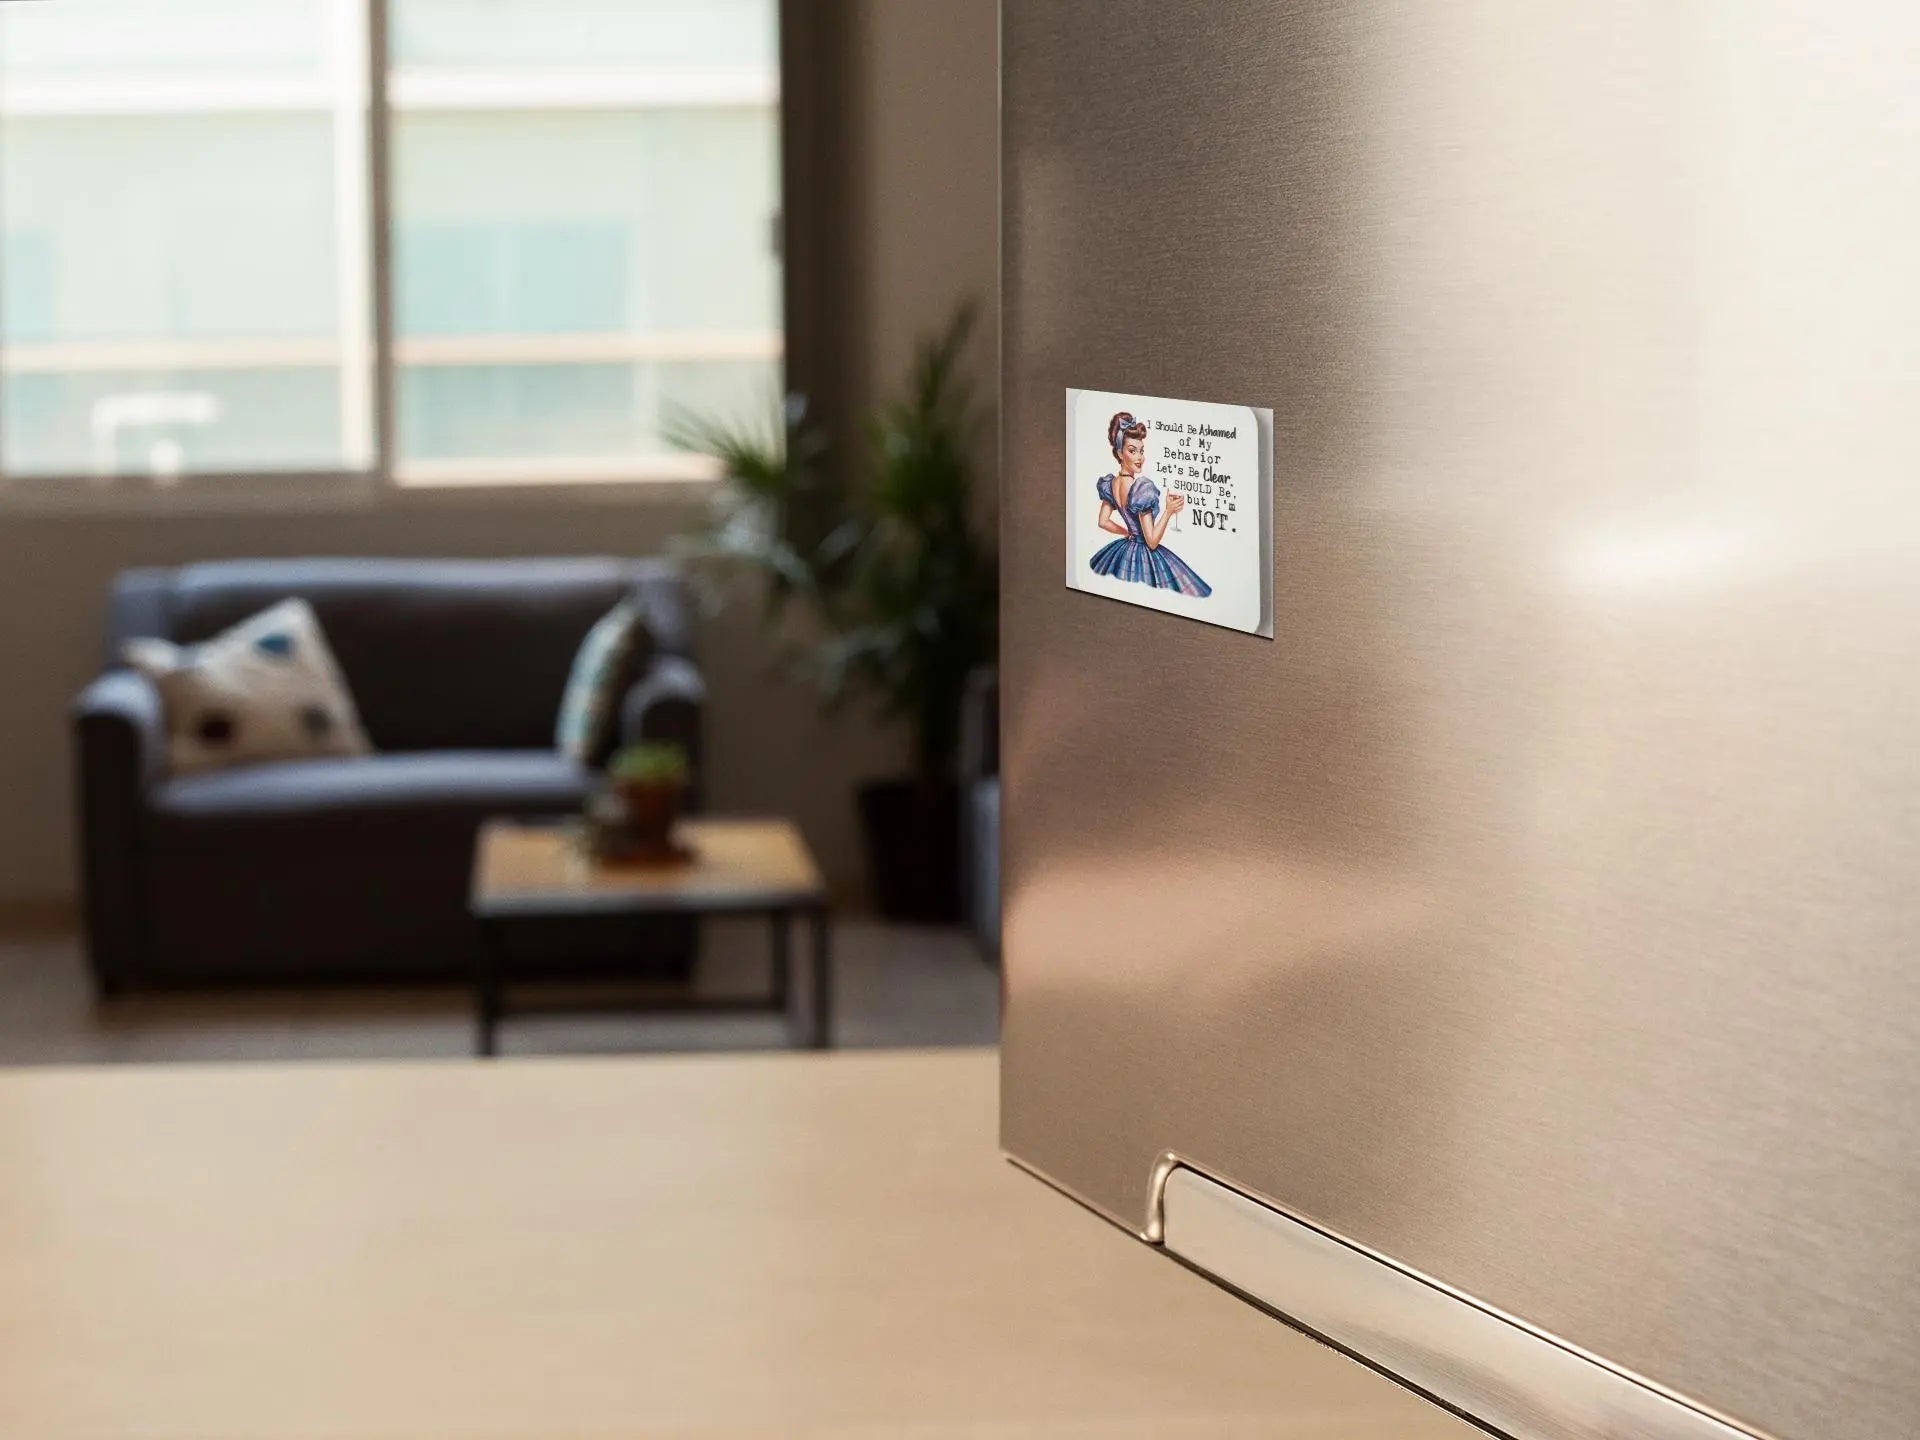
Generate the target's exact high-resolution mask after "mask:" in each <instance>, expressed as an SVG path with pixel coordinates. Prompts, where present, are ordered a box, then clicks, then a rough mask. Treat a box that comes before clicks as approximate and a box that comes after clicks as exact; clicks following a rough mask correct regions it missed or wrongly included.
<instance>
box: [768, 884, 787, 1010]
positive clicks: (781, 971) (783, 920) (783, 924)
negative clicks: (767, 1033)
mask: <svg viewBox="0 0 1920 1440" xmlns="http://www.w3.org/2000/svg"><path fill="white" fill-rule="evenodd" d="M767 921H768V923H769V924H770V925H771V926H772V927H773V995H772V997H771V998H772V1001H773V1007H774V1008H775V1009H776V1010H780V1011H782V1012H784V1013H786V1015H787V1020H788V1023H789V1024H791V1023H792V1020H793V1015H792V1010H793V913H792V912H791V911H788V910H773V911H770V912H768V915H767Z"/></svg>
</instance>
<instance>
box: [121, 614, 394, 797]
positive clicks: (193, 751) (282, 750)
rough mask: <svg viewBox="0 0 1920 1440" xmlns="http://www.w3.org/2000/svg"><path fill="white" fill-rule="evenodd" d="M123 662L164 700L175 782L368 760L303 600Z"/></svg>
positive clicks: (132, 654)
mask: <svg viewBox="0 0 1920 1440" xmlns="http://www.w3.org/2000/svg"><path fill="white" fill-rule="evenodd" d="M126 659H127V661H128V662H129V663H130V664H131V665H132V666H133V667H134V668H135V669H136V670H138V671H140V672H141V673H142V674H143V675H145V676H146V677H147V678H148V679H149V680H151V681H152V682H153V685H154V688H155V689H156V690H158V691H159V692H160V700H161V704H162V706H163V707H164V710H165V713H166V726H167V764H168V768H169V769H171V770H172V772H173V773H174V774H176V775H192V774H196V773H198V772H200V771H203V770H220V769H224V768H226V767H229V766H234V765H256V764H260V763H262V762H263V761H269V760H317V759H323V758H327V757H340V756H350V755H364V754H366V753H367V750H368V745H367V737H366V733H365V732H364V731H363V730H362V729H361V728H360V714H359V711H358V710H356V709H355V708H354V704H353V696H352V695H351V694H349V693H348V691H347V686H346V682H345V681H344V680H342V679H341V678H340V667H339V666H338V665H336V664H335V663H334V659H333V652H332V651H331V650H330V649H328V648H327V639H326V636H325V635H323V634H322V633H321V631H320V625H319V622H318V621H317V620H315V619H314V615H313V609H312V607H311V606H309V605H308V604H307V602H306V601H304V600H283V601H281V602H280V603H279V604H278V605H274V606H270V607H269V608H267V609H265V610H262V611H261V612H260V613H259V614H258V615H255V616H254V617H253V618H252V619H250V620H244V621H242V622H241V623H240V624H238V625H236V626H234V627H233V628H232V629H231V630H228V631H225V632H223V633H222V634H219V635H216V636H214V637H213V639H211V640H207V641H203V642H202V643H200V644H198V645H175V644H174V643H173V642H172V641H170V640H151V639H138V640H129V641H128V642H127V653H126Z"/></svg>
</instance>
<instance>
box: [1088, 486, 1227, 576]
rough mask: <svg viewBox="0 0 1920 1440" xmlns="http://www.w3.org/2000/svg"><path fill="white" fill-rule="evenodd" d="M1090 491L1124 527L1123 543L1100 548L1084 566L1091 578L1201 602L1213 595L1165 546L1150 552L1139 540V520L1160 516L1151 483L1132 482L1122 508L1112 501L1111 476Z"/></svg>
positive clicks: (1117, 541) (1158, 502) (1152, 549)
mask: <svg viewBox="0 0 1920 1440" xmlns="http://www.w3.org/2000/svg"><path fill="white" fill-rule="evenodd" d="M1093 488H1094V489H1095V490H1096V491H1097V492H1099V495H1100V499H1101V501H1102V502H1103V503H1105V504H1108V505H1112V506H1113V509H1114V513H1115V514H1117V515H1118V516H1119V517H1120V518H1121V519H1122V520H1123V521H1125V522H1126V526H1127V534H1126V537H1125V538H1124V539H1120V540H1115V541H1114V542H1113V543H1112V544H1111V545H1105V546H1102V547H1101V549H1100V553H1099V554H1097V555H1095V556H1094V557H1093V559H1092V560H1090V561H1088V562H1087V563H1088V564H1089V565H1090V566H1091V567H1092V569H1093V573H1094V574H1096V575H1111V576H1113V578H1114V579H1116V580H1136V581H1138V582H1139V583H1140V584H1142V585H1151V586H1153V588H1154V589H1156V590H1178V591H1179V592H1180V593H1181V594H1182V595H1192V596H1194V597H1195V598H1196V599H1201V600H1204V599H1205V598H1206V597H1207V596H1209V595H1211V594H1212V593H1213V587H1212V586H1211V585H1209V584H1207V582H1206V581H1204V580H1202V579H1201V578H1200V577H1199V576H1198V575H1196V574H1194V571H1193V567H1192V566H1191V565H1189V564H1187V562H1186V561H1184V560H1182V559H1181V558H1180V557H1179V556H1178V555H1176V554H1174V553H1173V551H1171V550H1169V549H1168V548H1167V547H1166V546H1165V545H1162V546H1161V547H1160V548H1159V549H1157V550H1156V549H1154V548H1153V546H1151V545H1149V544H1147V542H1146V540H1145V539H1144V538H1143V537H1142V536H1141V534H1140V517H1141V516H1142V515H1158V514H1159V513H1160V491H1159V489H1158V487H1156V486H1155V485H1154V483H1153V482H1152V481H1151V480H1147V479H1136V480H1135V481H1134V482H1133V484H1132V485H1130V486H1129V487H1128V488H1127V503H1126V504H1125V505H1124V506H1122V505H1119V504H1117V503H1115V501H1114V498H1113V476H1111V475H1102V476H1101V477H1100V479H1099V480H1098V481H1096V482H1095V484H1094V487H1093Z"/></svg>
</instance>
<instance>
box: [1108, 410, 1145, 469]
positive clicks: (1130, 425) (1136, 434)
mask: <svg viewBox="0 0 1920 1440" xmlns="http://www.w3.org/2000/svg"><path fill="white" fill-rule="evenodd" d="M1146 438H1147V422H1146V421H1144V420H1136V419H1134V418H1133V416H1132V415H1130V414H1128V413H1127V412H1126V411H1125V410H1122V411H1121V412H1120V413H1119V414H1118V415H1116V416H1114V417H1113V419H1111V420H1109V421H1108V422H1107V445H1108V447H1109V448H1111V449H1112V451H1113V458H1114V459H1116V460H1118V459H1119V458H1120V450H1121V448H1122V447H1123V446H1124V445H1125V444H1126V443H1127V441H1129V440H1140V441H1144V440H1145V439H1146Z"/></svg>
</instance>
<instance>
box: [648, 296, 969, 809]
mask: <svg viewBox="0 0 1920 1440" xmlns="http://www.w3.org/2000/svg"><path fill="white" fill-rule="evenodd" d="M973 325H974V310H973V307H972V306H971V305H965V306H962V307H961V308H960V309H959V310H958V311H957V312H956V314H955V315H954V317H953V319H952V320H951V321H950V322H949V323H948V325H947V326H946V327H945V329H943V330H942V331H941V332H940V333H939V334H938V335H936V336H934V337H932V338H930V339H928V340H926V341H924V342H922V344H921V345H920V346H919V347H918V349H917V350H916V352H915V355H914V359H913V364H912V367H911V369H910V371H909V373H908V376H907V383H906V385H905V387H904V390H903V391H902V393H901V394H900V395H899V396H898V397H897V398H896V399H894V400H892V401H890V402H888V403H887V404H885V405H883V406H881V407H880V408H879V409H878V410H877V411H876V412H875V413H874V414H873V415H872V416H871V417H870V418H869V419H868V421H867V423H866V425H865V427H864V430H863V438H864V441H865V445H864V451H863V454H862V455H861V457H860V462H861V463H859V464H858V465H857V466H852V467H846V468H847V469H850V470H851V471H852V472H853V473H852V474H851V475H850V476H848V477H847V478H846V479H845V480H842V479H840V478H837V475H836V472H837V471H838V470H839V469H840V468H841V467H836V466H835V465H834V463H833V460H834V457H833V456H832V455H831V454H830V453H829V450H828V447H827V445H826V442H825V440H824V439H823V437H822V436H821V435H820V433H819V431H818V430H817V429H816V428H815V427H813V426H811V425H810V424H809V423H808V421H807V419H806V417H805V415H804V413H803V412H802V411H801V410H799V409H798V408H797V407H794V406H788V407H786V408H785V409H784V410H783V411H781V412H780V418H779V419H778V420H777V421H776V422H775V423H772V424H767V423H760V424H752V423H749V424H745V425H741V424H737V423H730V422H726V421H716V420H712V419H703V418H700V417H695V416H688V415H681V416H678V417H676V418H675V420H674V421H673V422H672V423H671V424H670V426H669V430H668V433H669V436H670V438H671V439H672V440H673V441H674V443H676V444H678V445H680V446H681V447H683V448H685V449H689V450H693V451H697V452H700V453H703V454H707V455H712V456H714V457H715V458H716V459H718V460H719V462H720V467H721V473H722V477H723V484H722V488H721V494H720V497H719V500H718V504H717V510H716V514H715V516H714V518H713V521H712V522H711V523H710V524H709V525H708V526H707V527H706V528H705V529H704V530H703V531H702V532H700V533H699V534H698V535H696V536H693V537H689V542H688V544H687V546H686V547H685V548H686V549H687V550H688V551H689V552H691V553H693V554H697V555H706V556H710V557H714V558H718V559H722V560H726V561H731V562H733V563H735V564H740V565H744V566H746V567H748V568H749V569H750V570H752V571H754V572H757V573H758V574H759V575H760V576H761V577H763V579H764V582H765V585H766V596H767V602H768V616H769V619H770V620H776V621H777V620H778V619H779V618H780V616H781V615H782V614H784V613H785V611H786V610H787V608H788V606H789V605H792V604H794V603H796V602H798V603H799V604H800V605H801V606H802V607H803V608H804V609H805V611H806V612H807V614H808V616H809V619H810V621H811V622H812V623H811V630H812V632H813V636H814V638H813V639H812V640H810V641H809V642H808V643H807V644H805V645H803V646H801V647H799V649H798V650H797V651H792V652H790V654H791V656H792V658H793V659H795V660H796V661H797V662H798V664H799V666H800V668H801V669H802V670H803V671H804V672H805V673H806V674H808V675H809V676H810V677H811V678H812V679H813V680H814V681H815V682H816V683H817V684H819V686H820V687H821V689H822V690H823V692H824V693H825V695H826V696H827V698H828V699H829V701H831V702H838V701H841V700H843V699H846V698H848V697H850V696H856V695H864V696H865V697H867V698H868V699H870V700H871V701H873V702H874V703H875V704H876V705H877V707H878V708H879V709H880V710H881V712H882V713H883V714H886V715H888V716H892V717H898V718H901V719H903V720H905V721H906V722H907V723H908V724H909V725H910V726H911V728H912V731H913V736H914V749H915V757H916V763H917V766H918V768H919V771H920V773H921V774H922V775H924V776H926V777H928V778H937V777H941V776H945V775H949V774H951V773H952V768H953V761H954V755H955V751H956V749H957V748H958V741H959V727H960V709H961V700H962V695H963V693H964V690H965V687H966V680H967V675H968V673H969V672H970V671H971V670H973V668H974V667H975V666H977V665H980V664H982V663H984V662H986V661H989V660H991V659H992V658H993V656H994V653H995V650H996V647H997V643H998V631H997V625H996V607H997V599H996V595H997V588H998V586H997V568H996V560H995V556H994V550H993V543H992V540H991V538H990V536H989V535H988V534H987V533H986V532H985V531H984V530H983V528H982V527H981V526H980V524H979V523H978V521H977V518H976V515H975V510H976V497H975V494H974V480H975V476H976V469H975V464H974V447H975V446H976V444H977V443H978V438H979V428H980V426H979V412H978V408H977V406H976V403H975V400H974V394H973V388H972V385H971V384H970V382H969V381H968V379H967V377H966V375H965V373H964V372H963V371H962V369H961V360H962V357H963V355H964V353H965V350H966V345H967V341H968V339H969V338H970V336H971V334H972V332H973Z"/></svg>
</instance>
